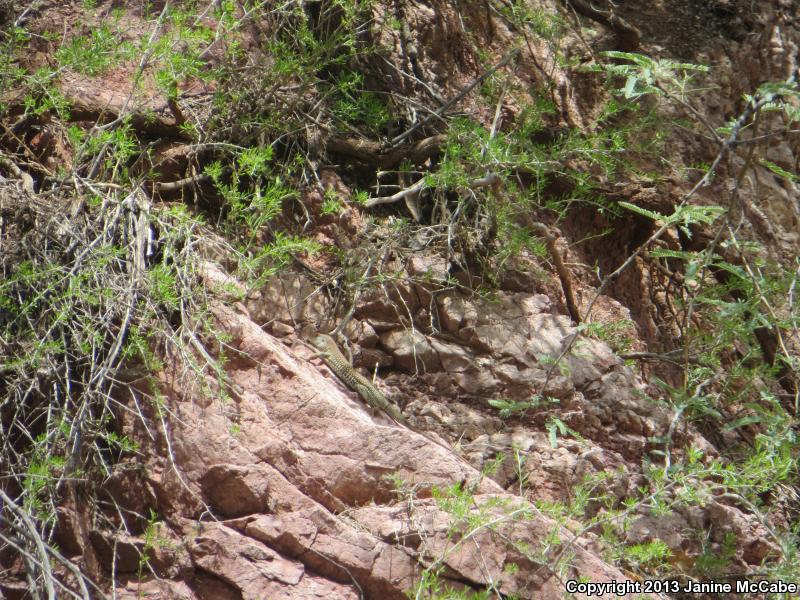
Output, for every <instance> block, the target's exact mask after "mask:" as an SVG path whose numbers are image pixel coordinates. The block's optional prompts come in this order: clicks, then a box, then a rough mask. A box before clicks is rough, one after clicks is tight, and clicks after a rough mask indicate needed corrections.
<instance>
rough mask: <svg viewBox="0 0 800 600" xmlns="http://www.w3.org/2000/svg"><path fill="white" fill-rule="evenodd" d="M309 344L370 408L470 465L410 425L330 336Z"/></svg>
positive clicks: (321, 337)
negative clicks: (351, 364) (351, 363)
mask: <svg viewBox="0 0 800 600" xmlns="http://www.w3.org/2000/svg"><path fill="white" fill-rule="evenodd" d="M311 344H312V345H313V346H314V348H316V349H317V350H318V351H319V352H318V354H317V356H320V357H321V358H322V359H323V360H324V361H325V364H326V365H328V367H329V368H330V370H331V371H333V372H334V374H335V375H336V376H337V377H338V378H339V379H341V380H342V383H344V384H345V385H346V386H347V387H349V388H350V389H351V390H353V391H354V392H356V393H357V394H358V395H359V396H360V397H361V398H362V399H363V400H364V402H366V403H367V404H368V405H369V406H370V407H371V408H372V409H374V410H379V411H381V412H383V413H384V414H386V415H387V416H388V417H389V418H390V419H392V420H393V421H394V422H396V423H398V424H399V425H402V426H404V427H406V428H407V429H410V430H411V431H413V432H414V433H418V434H419V435H421V436H422V437H424V438H426V439H428V440H430V441H431V442H433V443H434V444H436V445H437V446H440V447H441V448H444V449H445V450H447V451H448V452H450V453H452V454H453V455H454V456H456V457H457V458H458V459H459V460H461V461H463V462H464V463H465V464H468V465H470V466H472V465H471V464H470V463H469V462H467V461H466V460H465V459H463V458H462V457H460V456H458V454H456V453H455V452H454V451H453V449H452V448H450V447H448V446H446V445H444V444H443V443H441V442H439V441H437V440H435V439H434V438H432V437H431V436H429V435H428V434H426V433H425V432H424V431H420V430H419V429H417V428H416V427H414V426H413V425H411V423H409V422H408V419H406V418H405V416H404V415H403V413H402V412H400V409H399V408H398V407H397V405H395V404H394V403H393V402H392V401H391V400H389V399H388V398H387V397H386V396H384V395H383V394H382V393H381V392H380V391H379V390H378V389H377V388H376V387H375V386H374V385H372V383H371V382H370V381H369V380H368V379H367V378H366V377H364V376H363V375H362V374H361V373H359V372H358V371H356V370H355V369H354V368H353V367H352V366H350V362H349V361H348V360H347V359H346V358H345V357H344V355H343V354H342V352H341V351H340V350H339V347H338V346H337V345H336V342H335V341H333V338H332V337H331V336H329V335H325V334H324V333H320V334H318V335H317V336H315V337H314V338H313V339H312V340H311Z"/></svg>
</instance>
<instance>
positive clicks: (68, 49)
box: [56, 23, 134, 76]
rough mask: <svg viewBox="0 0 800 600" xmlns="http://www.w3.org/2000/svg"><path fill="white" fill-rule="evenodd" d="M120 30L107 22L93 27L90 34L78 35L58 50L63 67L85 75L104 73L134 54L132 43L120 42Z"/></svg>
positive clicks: (59, 60) (59, 61) (57, 57)
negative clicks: (111, 27) (114, 29)
mask: <svg viewBox="0 0 800 600" xmlns="http://www.w3.org/2000/svg"><path fill="white" fill-rule="evenodd" d="M120 33H121V32H120V31H111V29H110V28H109V27H108V25H107V24H105V23H103V24H102V25H100V26H99V27H96V28H93V29H92V32H91V33H90V34H89V35H88V36H77V37H74V38H73V39H72V40H70V41H69V42H68V43H67V44H65V45H64V46H62V47H61V48H59V50H58V51H57V52H56V60H57V61H58V63H59V65H61V66H62V67H63V68H68V69H71V70H73V71H75V72H76V73H81V74H83V75H90V76H96V75H100V74H102V73H103V72H104V71H106V70H107V69H109V68H110V67H112V66H114V65H115V64H117V63H118V62H119V61H120V60H122V59H124V58H128V57H131V56H133V53H134V48H133V46H132V45H131V44H130V43H123V44H120V43H119V37H120Z"/></svg>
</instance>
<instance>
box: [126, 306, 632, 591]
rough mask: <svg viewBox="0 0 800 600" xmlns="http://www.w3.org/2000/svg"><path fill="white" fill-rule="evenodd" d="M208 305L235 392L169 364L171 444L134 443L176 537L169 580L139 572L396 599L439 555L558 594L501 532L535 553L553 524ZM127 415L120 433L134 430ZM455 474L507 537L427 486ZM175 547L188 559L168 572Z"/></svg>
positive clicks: (556, 585) (319, 369)
mask: <svg viewBox="0 0 800 600" xmlns="http://www.w3.org/2000/svg"><path fill="white" fill-rule="evenodd" d="M217 317H218V319H219V321H220V325H221V326H222V327H223V328H224V330H226V331H228V332H232V333H233V334H234V339H232V340H231V341H230V342H229V345H230V347H231V348H232V349H233V354H234V355H235V353H236V351H239V352H242V355H241V357H240V358H233V359H232V360H230V361H229V363H228V369H227V373H228V375H229V376H230V378H231V381H230V385H229V386H228V389H230V390H233V391H234V393H231V395H230V397H229V398H226V397H225V396H224V395H223V394H222V393H219V391H217V392H216V393H214V392H209V390H214V389H217V390H218V387H217V386H216V384H215V383H213V382H209V384H210V386H209V389H206V390H205V391H203V390H201V389H200V388H199V387H196V388H194V389H192V388H188V387H185V386H183V385H182V384H181V383H180V380H179V378H178V377H177V376H176V373H179V371H178V370H176V371H172V372H170V371H168V372H166V373H165V374H164V375H163V376H162V379H161V382H162V386H163V392H164V393H165V394H166V405H167V406H168V408H169V411H170V413H171V414H172V415H173V418H172V419H171V420H170V444H169V446H167V445H166V444H165V443H164V438H163V432H162V435H161V436H160V443H159V444H153V443H152V442H151V443H149V444H147V445H143V446H142V452H143V453H144V460H145V461H146V462H147V463H149V464H151V465H153V466H152V468H147V469H146V471H145V473H146V481H145V482H144V487H145V488H147V489H148V490H150V493H151V497H152V498H153V499H154V501H155V503H156V504H157V505H158V508H159V511H160V514H162V515H165V518H166V520H167V521H168V522H169V523H170V527H171V530H172V534H173V535H172V547H171V552H172V554H171V555H170V556H171V558H170V560H163V561H162V562H163V563H164V564H163V569H164V571H165V572H167V571H169V572H171V574H172V576H173V578H174V580H173V583H175V585H173V586H168V589H167V588H165V587H164V586H163V585H162V584H157V583H156V582H154V581H146V583H147V586H148V587H147V588H146V589H147V590H152V593H155V594H164V596H163V597H175V598H192V599H198V600H201V599H206V598H212V597H214V598H228V597H230V598H245V599H251V598H252V599H254V600H256V599H262V598H298V599H299V598H334V599H339V598H341V599H350V598H352V599H356V598H359V597H369V598H377V597H380V598H397V599H400V598H405V597H406V596H405V595H404V592H406V591H407V590H410V589H412V588H413V587H414V585H415V583H417V582H418V581H419V578H420V575H421V573H422V570H423V569H424V565H426V564H427V565H429V564H431V561H433V560H437V559H438V560H440V561H441V564H442V565H443V566H445V567H446V569H445V571H443V573H444V575H443V579H444V580H445V581H449V582H450V584H451V585H453V586H455V587H463V586H464V585H465V584H466V585H468V586H475V587H477V588H483V587H486V586H488V585H490V584H491V582H494V584H495V585H496V586H497V587H498V589H500V590H501V591H502V592H503V593H515V594H518V595H519V596H520V597H557V596H559V595H560V594H561V592H562V584H561V582H560V581H559V580H558V579H557V578H555V577H553V576H552V575H553V574H552V572H551V571H550V570H549V569H547V568H546V567H542V566H541V565H540V564H536V563H534V562H532V560H531V558H530V557H528V556H526V555H525V554H524V553H521V552H520V551H519V546H518V547H517V549H514V545H513V544H509V540H516V541H517V543H522V542H524V543H525V544H526V545H527V546H528V547H530V548H531V549H536V548H538V547H539V543H540V542H541V541H542V540H544V539H545V537H546V536H547V535H548V534H549V533H550V532H552V531H554V530H559V529H558V527H557V526H556V525H555V524H554V523H553V522H551V521H550V520H549V519H547V518H545V517H543V516H541V515H540V514H538V513H537V511H535V510H534V509H533V507H532V506H531V505H530V504H528V503H527V502H526V501H525V500H523V499H521V498H519V497H517V496H514V495H512V494H510V493H506V492H505V491H504V490H503V489H502V488H501V487H500V486H499V485H498V484H497V483H496V482H495V481H493V480H491V479H488V478H486V477H482V476H481V474H480V473H479V471H478V470H476V469H475V468H473V467H471V466H470V465H469V464H468V463H467V462H466V461H465V460H464V459H462V458H460V457H458V456H456V455H455V454H453V453H452V452H448V451H447V450H446V449H445V448H443V447H441V446H439V445H437V444H435V443H433V442H432V441H431V440H429V439H427V438H426V437H424V436H422V435H419V434H417V433H415V432H413V431H410V430H408V429H406V428H404V427H401V426H398V425H396V424H394V423H391V422H390V421H389V420H388V419H386V418H385V417H383V416H382V415H375V416H372V415H371V414H370V413H369V411H368V410H367V409H366V408H365V406H364V405H363V404H362V402H361V400H360V399H359V398H357V397H356V396H355V395H354V394H351V393H349V392H348V391H346V389H345V388H344V387H343V386H342V385H341V383H340V382H339V381H338V380H337V379H336V378H335V377H333V376H332V375H331V374H330V373H329V372H328V371H327V369H326V368H325V367H324V366H323V365H322V363H321V361H320V360H319V359H316V358H311V357H312V352H311V350H309V349H308V348H306V347H305V346H303V345H301V344H298V343H296V344H295V345H294V346H293V347H291V348H290V347H287V346H286V345H284V344H283V343H281V342H279V341H278V340H277V339H276V338H274V337H272V336H271V335H269V334H267V333H265V332H264V331H263V330H262V329H261V328H260V327H258V326H257V325H256V324H255V323H253V322H252V321H251V320H250V319H249V317H248V316H247V315H246V314H244V311H243V310H238V311H237V310H234V309H232V308H228V307H224V306H220V307H218V309H217ZM245 353H246V356H247V358H244V356H245ZM126 419H127V420H126V421H125V426H124V428H125V430H126V433H127V434H128V435H130V436H131V437H136V435H137V434H139V435H141V434H142V433H143V432H142V431H140V430H139V429H138V427H139V425H138V421H137V420H136V419H135V418H130V417H126ZM159 465H161V466H159ZM389 475H392V476H394V477H398V478H400V479H401V480H402V481H403V482H404V490H406V491H405V492H401V491H398V490H397V489H396V487H395V485H394V484H393V483H392V482H391V481H390V480H389V479H388V478H387V476H389ZM454 485H465V486H471V489H473V490H474V502H475V504H474V506H471V507H468V508H469V510H470V511H472V512H474V511H477V510H481V511H486V519H487V520H489V521H493V522H495V528H496V530H497V531H498V532H502V534H503V535H502V536H499V535H497V534H496V533H494V532H493V531H490V530H489V529H488V528H485V527H484V528H477V529H475V530H472V529H470V527H468V526H466V525H465V524H463V523H461V524H459V523H458V521H457V520H456V519H455V517H453V516H452V515H450V514H448V513H447V512H445V511H444V510H442V505H440V504H437V502H435V501H434V500H433V499H432V498H431V497H430V495H431V493H432V491H433V490H434V488H439V489H445V488H449V487H451V486H454ZM411 489H413V490H414V493H413V495H410V493H409V492H408V490H411ZM509 514H510V515H511V516H508V515H509ZM451 528H452V531H451ZM448 533H449V535H448ZM559 535H560V537H561V539H562V540H564V541H565V543H566V542H568V541H569V540H570V539H572V536H571V535H570V534H569V533H568V532H566V531H564V530H560V534H559ZM131 543H132V544H134V546H135V545H136V544H135V543H134V542H131ZM140 545H141V544H140ZM583 545H584V544H583V543H582V542H581V543H575V544H573V545H572V546H571V548H570V550H569V551H570V553H571V554H573V553H574V557H573V558H571V560H570V570H571V571H574V574H575V576H585V577H589V578H590V579H599V580H606V579H609V580H610V579H613V578H615V577H616V578H618V579H619V578H620V577H622V575H621V573H619V572H618V571H617V570H616V569H613V568H611V567H609V566H608V565H606V564H604V563H602V562H601V561H600V560H598V559H597V558H596V557H595V556H593V555H592V554H590V553H589V552H587V551H585V550H584V549H583ZM162 554H163V553H162ZM176 554H178V555H182V557H183V559H182V560H183V561H184V568H176V565H180V564H181V557H180V556H176ZM186 557H188V561H186ZM512 563H513V564H515V565H517V566H518V569H517V570H512V569H510V568H509V565H510V564H512ZM145 579H147V578H145ZM178 580H180V581H182V583H181V585H178ZM159 586H161V587H159ZM156 588H158V589H161V590H162V591H160V592H157V591H155V590H156ZM125 589H126V592H125V593H128V591H129V590H130V591H131V593H134V592H133V590H135V589H137V588H136V586H135V585H133V584H129V586H128V587H126V588H125ZM143 589H144V588H143ZM212 591H213V592H212ZM123 597H124V596H123ZM131 597H133V596H131Z"/></svg>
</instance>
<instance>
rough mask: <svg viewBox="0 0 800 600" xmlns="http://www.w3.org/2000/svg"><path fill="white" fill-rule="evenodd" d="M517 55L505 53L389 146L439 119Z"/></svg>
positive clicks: (517, 51) (517, 50)
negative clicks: (495, 62) (498, 60)
mask: <svg viewBox="0 0 800 600" xmlns="http://www.w3.org/2000/svg"><path fill="white" fill-rule="evenodd" d="M517 54H519V48H514V49H512V50H510V51H509V52H508V53H507V54H506V55H505V56H504V57H503V58H502V59H501V60H500V62H498V63H497V64H495V65H494V66H493V67H491V68H490V69H489V70H487V71H484V72H483V73H482V74H481V75H479V76H478V77H477V78H475V79H474V80H473V81H472V83H470V84H469V85H468V86H467V87H465V88H464V89H463V90H461V91H460V92H459V93H458V94H456V95H455V96H453V97H452V98H451V99H450V100H448V101H447V102H445V103H444V104H443V105H442V106H440V107H439V108H438V109H436V110H435V111H434V112H433V114H432V115H430V116H428V117H427V118H425V119H423V120H422V121H418V122H417V123H415V124H414V125H412V126H411V127H410V128H409V129H406V130H405V131H404V132H403V133H401V134H400V135H398V136H396V137H394V138H392V141H391V144H390V145H391V146H393V147H394V146H397V145H398V144H399V143H400V142H402V141H403V140H404V139H406V138H407V137H408V136H410V135H411V134H412V133H414V132H415V131H416V130H417V129H419V128H420V127H422V126H423V125H427V124H428V123H429V122H430V121H432V120H433V119H434V118H436V117H440V116H441V115H442V113H443V112H444V111H446V110H447V109H448V108H450V107H451V106H453V104H455V103H456V102H458V101H459V100H461V99H462V98H464V96H466V95H467V94H469V93H470V92H471V91H472V90H474V89H475V87H476V86H478V85H480V84H481V83H483V82H484V81H486V80H487V79H488V78H489V77H491V76H492V75H493V74H494V73H495V71H497V70H499V69H502V68H503V67H505V66H506V65H507V64H508V63H509V62H511V59H513V58H514V57H516V56H517Z"/></svg>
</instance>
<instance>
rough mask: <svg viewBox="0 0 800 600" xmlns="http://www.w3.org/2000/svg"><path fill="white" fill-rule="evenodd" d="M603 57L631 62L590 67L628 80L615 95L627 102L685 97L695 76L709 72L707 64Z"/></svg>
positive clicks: (630, 55) (616, 55)
mask: <svg viewBox="0 0 800 600" xmlns="http://www.w3.org/2000/svg"><path fill="white" fill-rule="evenodd" d="M602 54H603V56H606V57H608V58H612V59H616V60H618V61H627V62H624V63H623V62H617V63H607V64H603V65H593V66H591V67H587V70H589V71H598V72H605V73H607V74H608V75H609V76H611V77H621V78H624V80H625V84H624V85H623V86H622V87H621V88H619V89H617V90H615V92H616V93H617V94H619V95H621V96H622V97H624V98H625V99H626V100H632V99H636V98H640V97H641V96H645V95H647V94H655V95H662V94H664V93H671V92H675V93H677V94H678V95H679V96H680V97H683V96H685V95H686V94H688V93H690V92H691V91H692V90H691V88H690V87H689V85H690V83H691V82H692V81H693V78H694V76H695V74H696V73H707V72H708V71H709V68H708V67H707V66H705V65H695V64H692V63H681V62H676V61H673V60H668V59H653V58H650V57H649V56H645V55H643V54H636V53H633V52H618V51H608V52H603V53H602Z"/></svg>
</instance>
